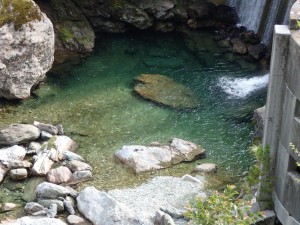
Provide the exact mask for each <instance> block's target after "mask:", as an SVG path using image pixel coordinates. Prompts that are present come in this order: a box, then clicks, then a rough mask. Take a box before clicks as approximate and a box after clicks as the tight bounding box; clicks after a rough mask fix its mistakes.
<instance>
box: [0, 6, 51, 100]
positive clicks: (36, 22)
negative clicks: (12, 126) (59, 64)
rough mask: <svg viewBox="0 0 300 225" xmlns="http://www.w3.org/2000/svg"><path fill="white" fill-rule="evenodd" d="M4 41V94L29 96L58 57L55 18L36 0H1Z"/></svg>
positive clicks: (0, 62)
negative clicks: (50, 18)
mask: <svg viewBox="0 0 300 225" xmlns="http://www.w3.org/2000/svg"><path fill="white" fill-rule="evenodd" d="M0 43H1V49H0V97H4V98H7V99H24V98H27V97H29V96H30V92H31V89H32V88H34V87H35V86H36V85H38V84H39V83H40V82H41V81H43V79H44V78H45V74H46V72H47V71H48V70H49V69H50V68H51V66H52V63H53V60H54V31H53V26H52V23H51V21H50V20H49V19H48V17H47V16H46V15H45V14H44V13H42V12H41V11H40V9H39V7H38V6H37V5H36V4H35V3H34V2H33V1H32V0H0Z"/></svg>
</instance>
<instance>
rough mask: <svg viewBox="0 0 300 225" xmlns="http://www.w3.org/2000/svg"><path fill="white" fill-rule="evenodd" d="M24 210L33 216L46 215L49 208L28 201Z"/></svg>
mask: <svg viewBox="0 0 300 225" xmlns="http://www.w3.org/2000/svg"><path fill="white" fill-rule="evenodd" d="M24 210H25V212H26V214H29V215H33V216H38V215H45V214H46V213H47V209H45V208H44V206H42V205H40V204H39V203H36V202H28V203H26V205H25V208H24Z"/></svg>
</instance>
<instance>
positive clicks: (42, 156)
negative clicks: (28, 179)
mask: <svg viewBox="0 0 300 225" xmlns="http://www.w3.org/2000/svg"><path fill="white" fill-rule="evenodd" d="M48 153H49V152H48V151H43V152H40V153H39V154H38V155H37V158H36V161H35V163H34V164H33V167H32V169H31V173H32V174H33V175H38V176H45V175H46V174H47V173H48V172H49V171H50V169H51V167H52V165H53V164H54V162H53V160H51V159H50V158H49V157H48Z"/></svg>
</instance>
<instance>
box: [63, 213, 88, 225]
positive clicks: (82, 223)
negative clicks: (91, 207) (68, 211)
mask: <svg viewBox="0 0 300 225" xmlns="http://www.w3.org/2000/svg"><path fill="white" fill-rule="evenodd" d="M67 221H68V223H69V224H71V225H87V224H89V223H88V222H87V221H86V220H85V219H83V218H82V217H79V216H76V215H70V216H68V217H67Z"/></svg>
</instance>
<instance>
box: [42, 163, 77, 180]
mask: <svg viewBox="0 0 300 225" xmlns="http://www.w3.org/2000/svg"><path fill="white" fill-rule="evenodd" d="M72 177H73V174H72V172H71V171H70V170H69V168H68V167H65V166H60V167H57V168H55V169H51V170H50V171H49V172H48V173H47V181H49V182H50V183H54V184H61V183H67V182H68V181H70V180H71V178H72Z"/></svg>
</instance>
